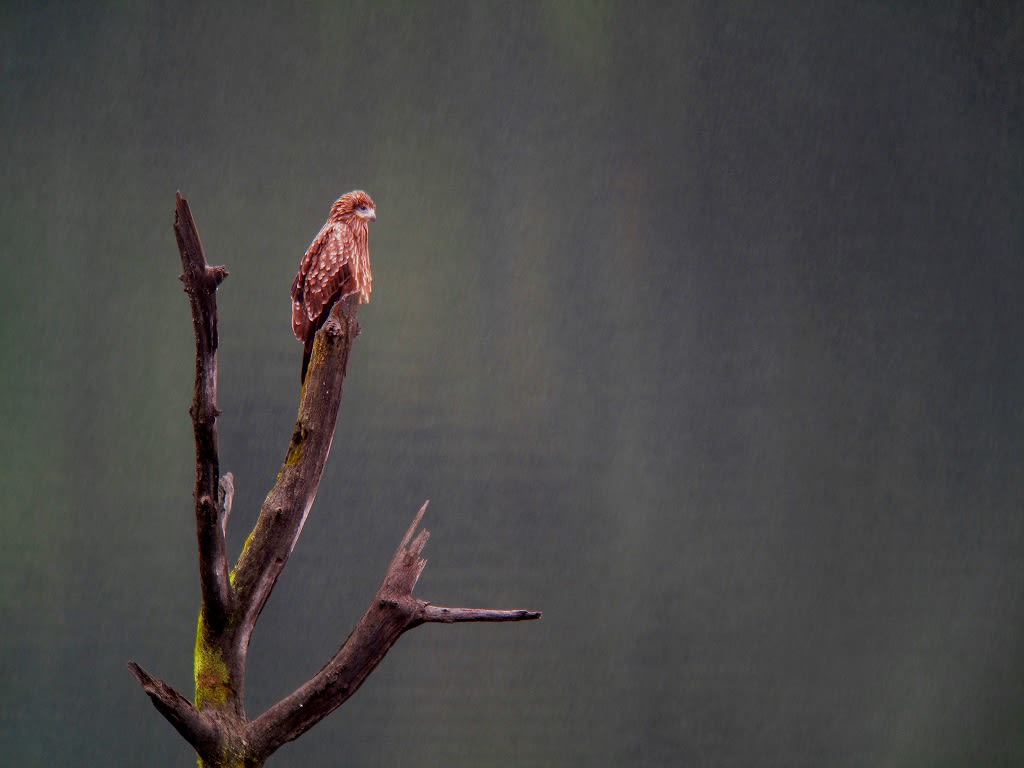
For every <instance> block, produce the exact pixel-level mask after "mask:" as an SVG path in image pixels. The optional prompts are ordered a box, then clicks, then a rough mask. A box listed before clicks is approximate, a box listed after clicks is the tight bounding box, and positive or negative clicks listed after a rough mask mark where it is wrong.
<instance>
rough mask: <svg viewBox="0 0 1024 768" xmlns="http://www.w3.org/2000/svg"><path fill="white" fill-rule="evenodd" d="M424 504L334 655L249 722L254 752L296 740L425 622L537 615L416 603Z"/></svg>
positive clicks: (538, 615)
mask: <svg viewBox="0 0 1024 768" xmlns="http://www.w3.org/2000/svg"><path fill="white" fill-rule="evenodd" d="M426 511H427V502H424V504H423V506H422V507H420V510H419V512H417V513H416V517H415V518H414V519H413V521H412V525H410V526H409V529H408V531H407V532H406V534H405V537H404V538H403V539H402V542H401V544H399V546H398V549H397V550H396V552H395V554H394V557H392V559H391V564H390V565H389V566H388V570H387V573H386V574H385V576H384V581H383V583H382V584H381V586H380V589H378V590H377V594H376V595H375V596H374V598H373V600H372V601H371V603H370V605H369V607H368V608H367V609H366V612H365V613H364V614H363V617H362V618H361V619H360V620H359V623H358V624H356V627H355V629H353V630H352V633H351V634H350V635H349V636H348V639H346V640H345V643H344V644H343V645H342V646H341V648H340V649H339V650H338V652H337V653H336V654H335V655H334V657H333V658H332V659H331V660H330V661H329V662H327V664H326V665H324V667H323V668H322V669H321V670H320V671H319V672H317V673H316V675H314V676H313V677H312V678H311V679H310V680H309V681H308V682H306V683H305V684H303V685H302V686H300V687H299V688H298V689H296V690H295V692H294V693H292V694H291V695H289V696H287V697H285V698H284V699H281V701H279V702H278V703H277V704H275V705H274V706H272V707H271V708H270V709H268V710H267V711H266V712H264V713H263V714H262V715H260V716H259V717H257V718H256V719H255V720H253V721H251V722H250V724H249V728H248V734H247V737H246V738H247V740H248V741H249V743H251V744H252V745H253V746H254V748H255V749H256V750H257V751H258V752H262V751H264V750H265V751H266V754H270V753H272V752H273V751H274V750H276V749H277V748H278V747H280V746H281V745H282V744H285V743H286V742H289V741H292V740H294V739H297V738H298V737H299V736H301V735H302V734H303V733H305V732H306V731H307V730H309V729H310V728H312V727H313V726H314V725H316V724H317V723H318V722H320V721H321V720H322V719H323V718H325V717H326V716H327V715H329V714H330V713H331V712H333V711H334V710H335V709H337V708H338V707H340V706H341V705H342V704H344V703H345V701H347V700H348V699H349V698H350V697H351V696H352V694H354V693H355V692H356V691H357V690H358V689H359V686H360V685H362V684H363V681H364V680H366V678H367V677H368V676H369V675H370V673H371V672H373V670H374V669H376V668H377V665H378V664H380V662H381V661H382V660H383V659H384V656H385V655H386V654H387V652H388V651H389V650H390V649H391V647H392V646H393V645H394V644H395V643H396V642H397V641H398V638H399V637H401V636H402V634H403V633H404V632H406V631H407V630H410V629H412V628H413V627H417V626H419V625H420V624H424V623H427V622H435V621H436V622H443V623H452V622H457V621H524V620H530V619H539V618H541V613H540V611H525V610H511V611H510V610H493V609H487V608H444V607H441V606H433V605H430V604H429V603H427V602H425V601H422V600H417V599H416V598H414V597H413V595H412V591H413V589H414V587H415V586H416V582H417V581H418V580H419V577H420V574H421V573H422V572H423V568H424V567H425V566H426V564H427V561H426V560H425V559H424V558H422V557H421V556H420V555H421V554H422V552H423V548H424V547H425V546H426V544H427V540H428V539H429V538H430V532H429V531H427V530H426V529H423V530H420V531H419V532H418V533H417V528H418V527H419V524H420V521H421V520H422V519H423V515H424V513H426Z"/></svg>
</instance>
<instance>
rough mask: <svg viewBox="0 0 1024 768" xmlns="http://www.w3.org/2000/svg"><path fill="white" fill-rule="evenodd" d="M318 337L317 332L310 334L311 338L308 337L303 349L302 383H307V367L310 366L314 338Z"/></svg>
mask: <svg viewBox="0 0 1024 768" xmlns="http://www.w3.org/2000/svg"><path fill="white" fill-rule="evenodd" d="M315 337H316V334H315V333H311V334H309V338H308V339H306V344H305V346H304V347H303V349H302V379H301V380H300V381H301V383H302V384H305V383H306V369H307V368H309V358H310V355H312V354H313V339H314V338H315Z"/></svg>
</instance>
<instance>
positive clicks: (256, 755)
mask: <svg viewBox="0 0 1024 768" xmlns="http://www.w3.org/2000/svg"><path fill="white" fill-rule="evenodd" d="M174 232H175V236H176V238H177V241H178V249H179V251H180V253H181V262H182V267H183V274H182V276H181V279H182V281H183V282H184V284H185V291H186V292H187V293H188V295H189V302H190V305H191V309H192V321H193V326H194V328H195V337H196V379H195V391H194V395H193V401H192V406H191V408H190V409H189V411H190V413H191V415H192V424H193V432H194V437H195V444H196V484H195V492H194V500H195V513H196V538H197V545H198V550H199V575H200V592H201V605H200V613H199V626H198V629H197V632H196V647H195V682H196V691H195V705H193V704H192V703H191V702H189V701H188V700H187V699H186V698H185V697H184V696H182V695H181V694H180V693H178V692H177V691H176V690H174V689H173V688H172V687H171V686H170V685H168V684H167V683H165V682H163V681H161V680H158V679H156V678H154V677H152V676H150V675H149V674H148V673H147V672H145V671H144V670H143V669H142V668H141V667H140V666H139V665H137V664H135V663H134V662H132V663H130V664H129V667H130V669H131V671H132V673H133V674H134V675H135V677H136V679H137V680H138V681H139V683H140V684H141V685H142V687H143V690H144V691H145V692H146V693H147V694H148V695H149V697H150V699H151V700H152V702H153V705H154V706H155V707H156V708H157V710H158V711H159V712H160V713H161V714H162V715H163V716H164V717H165V718H167V720H169V721H170V722H171V724H172V725H174V727H175V728H176V729H177V730H178V732H179V733H180V734H181V735H182V736H183V737H184V738H185V739H186V740H187V741H188V742H189V743H190V744H191V745H192V746H193V747H194V748H195V750H196V752H197V753H198V754H199V758H200V764H201V765H203V766H208V767H209V768H220V767H221V766H228V765H232V766H235V765H239V766H247V768H257V767H258V766H261V765H263V763H264V762H265V761H266V759H267V758H268V757H269V756H270V755H271V754H272V753H273V752H274V751H275V750H276V749H277V748H278V747H280V746H281V745H282V744H284V743H286V742H288V741H291V740H293V739H296V738H298V736H300V735H301V734H302V733H304V732H305V731H307V730H308V729H309V728H311V727H312V726H313V725H315V724H316V723H317V722H319V721H320V720H321V719H323V718H324V717H326V716H327V715H328V714H329V713H330V712H332V711H333V710H335V709H337V708H338V707H339V706H341V704H343V703H344V702H345V701H346V700H347V699H348V698H349V697H350V696H352V694H353V693H355V692H356V690H358V688H359V686H360V685H362V683H363V681H364V680H365V679H366V678H367V676H369V674H370V673H371V672H373V670H374V669H376V667H377V665H378V664H379V663H380V662H381V660H382V659H383V658H384V655H385V654H386V653H387V652H388V650H389V649H390V648H391V646H393V645H394V644H395V642H396V641H397V640H398V638H399V637H400V636H401V635H402V634H403V633H404V632H406V631H407V630H409V629H412V628H413V627H416V626H419V625H420V624H424V623H429V622H438V623H447V624H450V623H455V622H467V621H523V620H529V619H538V618H540V616H541V614H540V612H539V611H526V610H496V609H488V608H448V607H444V606H437V605H432V604H430V603H428V602H426V601H423V600H419V599H417V598H415V597H413V594H412V593H413V589H414V587H415V586H416V582H417V580H418V579H419V576H420V573H422V571H423V568H424V566H425V565H426V560H425V559H423V558H422V557H421V554H422V551H423V547H424V546H425V545H426V543H427V539H428V538H429V536H430V534H429V533H428V532H427V531H426V530H425V529H420V528H419V525H420V522H421V521H422V518H423V515H424V513H425V512H426V508H427V505H426V504H424V505H423V507H422V508H421V509H420V511H419V512H418V513H417V515H416V517H415V519H414V520H413V522H412V525H411V526H410V527H409V530H408V531H407V532H406V535H405V537H404V538H403V539H402V542H401V544H400V545H399V547H398V550H397V551H396V552H395V555H394V557H393V558H392V560H391V564H390V566H389V567H388V570H387V573H386V574H385V576H384V580H383V582H382V584H381V586H380V588H379V589H378V590H377V594H376V595H375V596H374V598H373V600H372V601H371V602H370V605H369V607H368V608H367V609H366V612H365V613H364V614H363V616H362V618H361V619H360V620H359V622H358V624H357V625H356V627H355V629H354V630H353V631H352V633H351V634H350V635H349V637H348V639H347V640H345V642H344V643H343V644H342V646H341V648H340V649H339V650H338V652H337V653H336V654H335V655H334V657H333V658H332V659H331V660H330V661H328V662H327V664H325V665H324V667H323V668H322V669H321V670H320V671H319V672H318V673H317V674H316V675H314V676H313V677H312V678H311V679H310V680H309V681H308V682H306V683H305V684H303V685H302V686H300V687H299V688H298V689H297V690H296V691H295V692H294V693H292V694H291V695H289V696H287V697H285V698H284V699H282V700H281V701H279V702H278V703H277V704H275V705H274V706H272V707H270V708H269V709H268V710H267V711H266V712H264V713H263V714H262V715H260V716H259V717H257V718H256V719H254V720H251V721H250V720H249V719H248V718H247V717H246V714H245V706H244V694H245V662H246V655H247V652H248V647H249V639H250V638H251V636H252V631H253V628H254V627H255V625H256V621H257V620H258V619H259V615H260V612H261V611H262V610H263V607H264V605H266V602H267V600H268V599H269V597H270V593H271V592H272V590H273V588H274V585H275V584H276V582H277V579H278V576H279V575H280V573H281V570H282V569H283V568H284V565H285V563H286V562H287V561H288V558H289V556H290V555H291V553H292V550H293V549H294V548H295V545H296V543H297V541H298V539H299V535H300V534H301V532H302V527H303V524H304V523H305V520H306V516H307V515H308V514H309V510H310V508H311V507H312V505H313V501H314V499H315V498H316V493H317V489H318V488H319V485H320V478H321V476H322V474H323V469H324V466H325V465H326V463H327V457H328V454H329V453H330V449H331V442H332V441H333V439H334V429H335V424H336V422H337V417H338V412H339V409H340V407H341V397H342V392H343V386H344V381H345V373H346V370H347V367H348V359H349V353H350V351H351V349H352V344H353V342H354V340H355V338H356V336H358V335H359V322H358V320H357V312H358V308H359V304H358V297H357V296H356V295H353V296H350V297H348V298H346V299H343V300H341V301H339V302H338V303H337V305H336V306H335V307H334V309H333V310H332V312H331V315H330V318H329V319H328V320H327V322H326V323H325V324H324V326H323V327H322V328H321V329H320V330H319V331H318V332H317V334H316V339H315V342H314V345H313V350H312V358H311V361H310V366H309V370H308V372H307V374H306V378H305V382H304V384H303V387H302V393H301V399H300V403H299V413H298V418H297V419H296V423H295V429H294V430H293V432H292V438H291V441H290V443H289V446H288V451H287V453H286V454H285V459H284V463H283V465H282V467H281V471H280V472H279V473H278V477H277V481H276V482H275V484H274V487H273V488H272V489H271V490H270V493H269V494H267V498H266V500H265V501H264V502H263V507H262V509H261V510H260V515H259V518H258V520H257V522H256V526H255V528H254V529H253V531H252V533H251V534H250V536H249V538H248V539H247V541H246V544H245V547H244V549H243V550H242V553H241V555H240V556H239V558H238V562H237V564H236V565H235V567H234V569H233V570H232V571H231V572H230V575H229V571H228V565H227V554H226V551H225V539H226V529H227V523H228V517H229V516H230V514H231V506H232V500H233V497H234V478H233V477H232V475H231V473H226V474H225V475H224V476H221V475H220V464H219V456H218V445H217V441H218V436H217V417H218V415H219V411H218V409H217V301H216V291H217V288H218V286H219V285H220V283H221V282H222V281H223V280H224V278H225V277H226V276H227V274H228V273H227V270H226V269H224V267H211V266H209V264H208V263H207V261H206V256H205V254H204V253H203V247H202V243H201V242H200V239H199V232H198V230H197V229H196V226H195V221H194V220H193V218H192V213H191V211H190V210H189V206H188V203H187V202H186V201H185V199H184V198H183V197H181V195H180V194H179V195H178V198H177V206H176V212H175V219H174Z"/></svg>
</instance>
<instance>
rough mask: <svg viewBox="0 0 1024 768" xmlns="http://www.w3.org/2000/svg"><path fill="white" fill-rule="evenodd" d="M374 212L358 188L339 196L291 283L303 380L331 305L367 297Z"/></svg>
mask: <svg viewBox="0 0 1024 768" xmlns="http://www.w3.org/2000/svg"><path fill="white" fill-rule="evenodd" d="M376 219H377V211H376V209H375V207H374V204H373V200H372V199H370V196H369V195H368V194H366V193H365V192H363V191H362V190H360V189H357V190H355V191H354V192H349V193H348V194H347V195H342V196H341V197H339V198H338V200H337V201H336V202H335V203H334V205H332V206H331V214H330V216H328V217H327V223H325V224H324V226H323V228H322V229H321V230H320V232H319V234H317V236H316V237H315V238H313V242H312V243H310V245H309V249H308V250H307V251H306V255H305V256H303V257H302V263H301V264H300V265H299V274H297V275H296V276H295V280H294V281H293V282H292V331H294V332H295V338H297V339H298V340H299V341H301V342H304V343H305V345H306V347H305V350H304V352H303V356H302V380H303V381H305V380H306V368H307V367H308V366H309V356H310V354H311V353H312V351H313V337H314V336H316V332H317V331H318V330H319V329H320V326H321V325H323V324H324V322H326V320H327V316H328V314H330V311H331V307H333V306H334V304H335V303H336V302H337V301H339V300H340V299H343V298H345V297H346V296H351V295H352V294H354V293H358V294H359V303H360V304H366V303H367V302H369V301H370V290H371V286H372V284H373V275H372V274H371V273H370V222H371V221H376Z"/></svg>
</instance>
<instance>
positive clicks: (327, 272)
mask: <svg viewBox="0 0 1024 768" xmlns="http://www.w3.org/2000/svg"><path fill="white" fill-rule="evenodd" d="M355 250H356V240H355V237H354V235H353V234H352V231H351V230H350V229H349V228H348V227H347V226H345V225H344V224H334V225H331V224H328V225H327V226H325V227H324V229H323V230H321V231H320V234H319V235H317V238H316V239H315V240H314V241H313V244H312V245H310V247H309V250H308V251H307V252H306V255H305V257H304V258H303V259H302V266H301V267H300V268H299V274H298V275H296V277H295V282H294V283H293V284H292V330H293V331H294V332H295V335H296V337H298V338H299V339H301V340H305V339H306V338H308V335H309V334H310V333H311V332H315V330H316V328H317V327H319V325H320V323H321V322H322V320H323V317H322V316H323V314H324V313H325V312H326V311H327V310H328V309H329V308H330V306H331V305H332V304H333V303H334V302H335V301H337V300H338V299H340V298H342V297H343V296H345V295H346V294H345V291H346V290H347V291H348V292H349V293H351V292H352V286H351V283H352V265H353V260H354V258H355ZM346 284H348V285H346Z"/></svg>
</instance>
